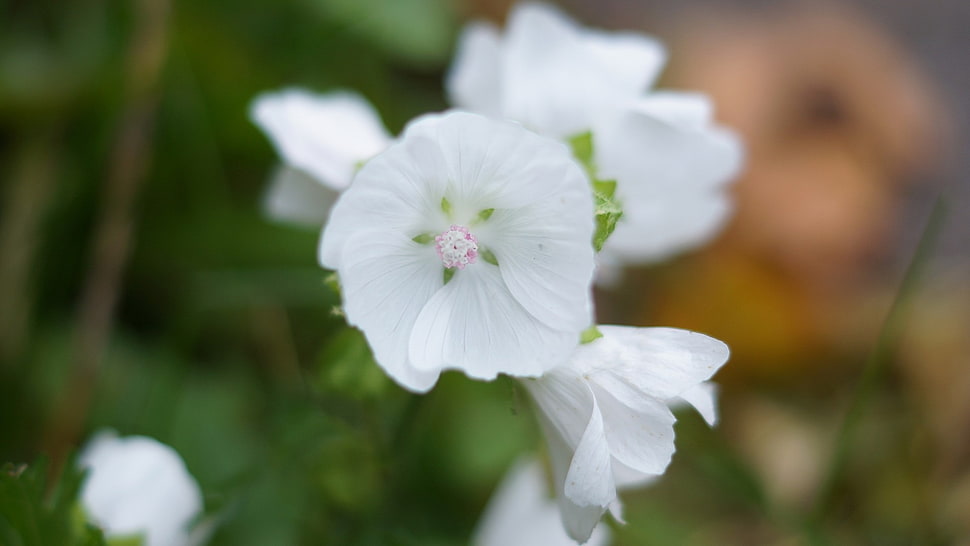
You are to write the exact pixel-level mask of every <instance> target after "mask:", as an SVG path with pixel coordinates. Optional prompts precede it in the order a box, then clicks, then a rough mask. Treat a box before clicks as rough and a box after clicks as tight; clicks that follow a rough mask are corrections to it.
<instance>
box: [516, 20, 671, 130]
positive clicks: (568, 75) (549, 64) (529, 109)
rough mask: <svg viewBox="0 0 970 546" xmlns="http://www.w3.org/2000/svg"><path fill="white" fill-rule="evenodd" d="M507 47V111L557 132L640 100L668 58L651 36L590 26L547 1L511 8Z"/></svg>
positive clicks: (578, 127) (534, 125)
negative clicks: (582, 26)
mask: <svg viewBox="0 0 970 546" xmlns="http://www.w3.org/2000/svg"><path fill="white" fill-rule="evenodd" d="M502 54H503V59H502V65H503V69H504V72H503V74H502V81H503V83H504V85H505V87H504V89H503V97H504V98H505V100H506V102H505V115H506V116H507V117H509V118H512V119H515V120H518V121H521V122H522V123H524V124H525V125H526V126H528V127H531V128H533V129H535V130H538V131H540V132H542V133H544V134H549V135H550V136H554V137H568V136H572V135H575V134H578V133H581V132H584V131H586V130H588V129H590V128H591V127H592V124H593V122H594V121H595V120H596V119H597V118H598V117H600V116H601V115H603V114H604V113H605V112H608V111H610V110H611V109H613V108H616V107H617V106H618V105H622V104H625V103H627V102H629V101H632V100H634V99H635V98H636V97H637V96H638V95H639V94H641V93H642V92H643V91H645V90H646V88H647V86H648V85H649V84H650V83H651V82H652V81H653V79H654V78H655V77H656V74H657V72H658V71H659V68H660V66H662V64H663V58H664V52H663V48H662V47H661V46H660V45H659V44H658V43H657V42H655V41H653V40H651V39H649V38H646V37H643V36H639V35H635V34H620V33H612V34H607V33H603V32H591V31H584V30H582V29H580V28H578V27H577V26H576V24H575V23H574V22H573V21H571V20H570V19H568V18H567V17H566V16H564V15H563V14H562V13H560V12H559V11H557V10H555V9H553V8H552V7H550V6H548V5H544V4H523V5H520V6H519V7H517V8H515V9H514V10H513V11H512V14H511V16H510V20H509V25H508V30H507V37H506V47H505V49H504V50H503V51H502Z"/></svg>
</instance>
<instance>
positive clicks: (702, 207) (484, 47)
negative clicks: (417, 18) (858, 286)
mask: <svg viewBox="0 0 970 546" xmlns="http://www.w3.org/2000/svg"><path fill="white" fill-rule="evenodd" d="M665 61H666V52H665V50H664V48H663V46H661V45H660V44H659V43H658V42H657V41H655V40H653V39H651V38H649V37H646V36H642V35H639V34H635V33H629V32H607V31H599V30H593V29H587V28H583V27H581V26H579V25H578V24H576V23H575V22H574V21H572V20H570V19H569V18H568V17H566V16H565V15H563V14H562V13H561V12H559V11H558V10H556V9H555V8H552V7H551V6H548V5H545V4H531V3H526V4H520V5H518V6H516V7H515V8H513V10H512V12H511V13H510V15H509V18H508V24H507V28H506V29H505V32H504V34H503V33H501V32H500V31H499V30H498V29H497V28H495V27H494V26H492V25H490V24H487V23H472V24H470V25H468V26H467V27H466V28H465V30H464V31H463V33H462V35H461V38H460V40H459V44H458V49H457V52H456V54H455V59H454V61H453V64H452V67H451V70H450V72H449V74H448V78H447V81H446V86H447V89H448V92H449V96H450V98H451V101H452V102H453V103H454V104H455V105H456V106H458V107H461V108H464V109H467V110H470V111H475V112H482V113H485V114H488V115H492V116H496V117H503V118H508V119H513V120H516V121H519V122H521V123H522V124H524V125H525V126H526V127H529V128H530V129H533V130H535V131H537V132H539V133H542V134H545V135H549V136H552V137H555V138H558V139H562V140H565V141H569V142H572V143H574V144H576V143H581V144H582V146H580V148H582V150H581V151H578V152H577V153H579V154H581V155H583V156H584V157H583V158H582V159H583V161H584V163H586V166H587V167H588V168H589V169H590V171H591V172H592V173H593V175H594V176H595V178H596V179H598V180H603V181H615V182H616V187H615V194H614V195H612V196H611V197H612V198H614V199H615V200H616V201H619V202H620V203H621V204H622V210H623V214H622V216H621V217H620V218H619V221H618V223H617V225H616V231H615V235H616V236H615V237H613V238H612V239H611V240H610V241H608V242H607V243H606V245H605V246H604V247H603V252H602V255H601V258H600V259H601V260H602V261H603V263H605V264H608V265H620V264H624V263H645V262H651V261H656V260H659V259H662V258H665V257H667V256H669V255H671V254H673V253H675V252H677V251H681V250H685V249H688V248H690V247H693V246H696V245H698V244H700V243H703V242H705V241H707V240H708V239H709V238H711V237H712V236H713V235H714V234H715V233H716V232H717V231H718V229H719V228H720V227H721V225H722V224H723V223H724V221H725V220H726V218H727V216H728V214H729V212H730V208H731V207H730V203H729V200H728V198H727V194H726V186H727V183H728V182H730V180H731V179H732V178H733V177H734V176H735V175H736V174H737V172H738V170H739V168H740V165H741V156H742V150H741V146H740V144H739V142H738V140H737V139H736V138H735V136H734V135H733V134H732V133H731V132H730V131H728V130H726V129H724V128H722V127H719V126H717V125H715V124H714V122H713V116H712V112H711V107H710V104H709V102H708V101H707V100H706V99H705V98H704V97H702V96H700V95H697V94H693V93H677V92H663V93H649V90H650V88H651V87H652V86H653V85H654V83H655V81H656V78H657V76H658V74H659V73H660V71H661V69H662V68H663V65H664V63H665Z"/></svg>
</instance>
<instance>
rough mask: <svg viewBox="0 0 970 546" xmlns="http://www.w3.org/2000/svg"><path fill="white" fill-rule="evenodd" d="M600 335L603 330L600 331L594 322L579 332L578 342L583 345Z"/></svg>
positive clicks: (601, 335)
mask: <svg viewBox="0 0 970 546" xmlns="http://www.w3.org/2000/svg"><path fill="white" fill-rule="evenodd" d="M601 337H603V332H600V329H599V328H597V327H596V325H595V324H594V325H592V326H590V327H589V328H587V329H585V330H583V331H582V332H580V334H579V342H580V343H581V344H583V345H585V344H587V343H592V342H594V341H596V340H597V339H599V338H601Z"/></svg>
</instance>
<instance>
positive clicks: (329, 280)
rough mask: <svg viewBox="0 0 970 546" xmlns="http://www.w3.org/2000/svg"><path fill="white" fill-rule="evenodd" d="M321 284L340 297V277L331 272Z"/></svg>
mask: <svg viewBox="0 0 970 546" xmlns="http://www.w3.org/2000/svg"><path fill="white" fill-rule="evenodd" d="M323 284H325V285H326V286H327V288H329V289H330V290H333V292H334V294H337V295H340V276H339V275H337V272H336V271H333V272H331V273H330V274H329V275H327V276H326V277H324V278H323Z"/></svg>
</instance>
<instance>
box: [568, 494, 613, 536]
mask: <svg viewBox="0 0 970 546" xmlns="http://www.w3.org/2000/svg"><path fill="white" fill-rule="evenodd" d="M604 513H606V509H605V508H603V507H601V506H596V505H590V506H580V505H578V504H576V503H575V502H573V501H571V500H569V498H568V497H565V496H562V497H559V514H560V516H561V518H562V524H563V527H565V528H566V534H568V535H569V536H570V537H571V538H572V539H573V540H575V541H576V542H578V543H579V544H587V543H592V542H594V540H593V538H592V537H594V536H595V534H596V532H597V531H598V530H599V529H603V528H604V527H602V526H599V522H600V520H601V519H603V514H604Z"/></svg>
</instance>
